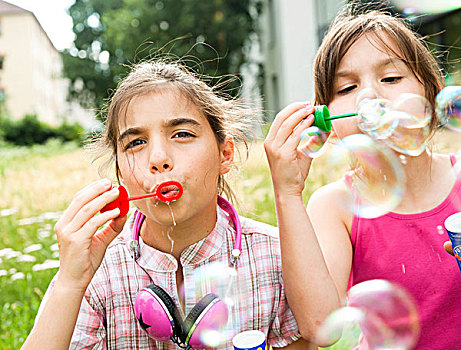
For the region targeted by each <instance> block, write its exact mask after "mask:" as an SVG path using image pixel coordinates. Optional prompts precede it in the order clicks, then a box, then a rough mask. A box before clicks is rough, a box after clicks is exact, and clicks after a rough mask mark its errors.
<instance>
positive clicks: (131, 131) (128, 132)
mask: <svg viewBox="0 0 461 350" xmlns="http://www.w3.org/2000/svg"><path fill="white" fill-rule="evenodd" d="M140 133H141V129H140V128H128V129H126V130H125V131H124V132H122V133H121V134H120V136H119V137H118V141H119V142H120V141H122V140H123V139H124V138H125V137H128V136H130V135H139V134H140Z"/></svg>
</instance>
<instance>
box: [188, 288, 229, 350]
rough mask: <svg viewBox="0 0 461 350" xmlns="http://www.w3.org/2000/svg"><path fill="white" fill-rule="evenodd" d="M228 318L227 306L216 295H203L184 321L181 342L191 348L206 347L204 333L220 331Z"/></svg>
mask: <svg viewBox="0 0 461 350" xmlns="http://www.w3.org/2000/svg"><path fill="white" fill-rule="evenodd" d="M228 317H229V311H228V309H227V305H226V304H225V303H224V302H223V301H222V300H220V299H219V298H218V296H217V295H216V294H213V293H210V294H207V295H205V296H204V297H203V298H202V299H200V300H199V302H198V303H197V304H195V306H194V307H193V308H192V310H190V312H189V314H188V315H187V317H186V319H185V320H184V339H183V342H184V343H185V344H186V345H189V346H191V347H192V348H200V347H207V344H205V342H206V332H207V331H218V332H220V331H222V329H223V328H224V326H225V325H226V324H227V319H228Z"/></svg>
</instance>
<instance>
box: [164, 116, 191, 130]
mask: <svg viewBox="0 0 461 350" xmlns="http://www.w3.org/2000/svg"><path fill="white" fill-rule="evenodd" d="M183 124H189V125H191V126H199V125H200V123H199V122H198V121H196V120H195V119H192V118H173V119H170V120H167V121H166V122H165V123H164V125H165V127H167V128H168V127H174V126H178V125H183Z"/></svg>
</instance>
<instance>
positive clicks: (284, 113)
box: [267, 102, 310, 139]
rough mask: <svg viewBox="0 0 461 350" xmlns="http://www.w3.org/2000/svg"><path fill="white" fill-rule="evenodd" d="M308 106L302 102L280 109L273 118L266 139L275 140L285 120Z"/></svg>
mask: <svg viewBox="0 0 461 350" xmlns="http://www.w3.org/2000/svg"><path fill="white" fill-rule="evenodd" d="M309 106H310V105H309V104H308V103H303V102H295V103H292V104H289V105H288V106H286V107H285V108H284V109H282V110H281V111H280V112H279V113H277V115H276V116H275V119H274V121H273V122H272V126H271V128H270V130H269V133H268V134H267V138H268V139H273V138H275V136H276V134H277V132H278V130H279V129H280V127H281V126H282V124H284V123H285V121H286V119H288V118H289V117H290V116H291V115H293V113H295V112H296V111H299V110H301V109H303V108H308V107H309Z"/></svg>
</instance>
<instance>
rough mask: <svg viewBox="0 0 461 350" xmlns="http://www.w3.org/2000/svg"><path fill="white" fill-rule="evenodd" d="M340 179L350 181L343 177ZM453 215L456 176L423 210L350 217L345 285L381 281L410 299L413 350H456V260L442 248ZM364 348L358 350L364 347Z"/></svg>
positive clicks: (460, 285)
mask: <svg viewBox="0 0 461 350" xmlns="http://www.w3.org/2000/svg"><path fill="white" fill-rule="evenodd" d="M450 156H451V161H452V164H454V163H455V161H456V159H455V157H454V155H450ZM346 181H347V182H348V183H350V178H349V179H348V176H346ZM459 211H461V175H460V176H458V178H457V180H456V183H455V185H454V187H453V189H452V190H451V192H450V194H449V195H448V197H447V198H446V199H445V200H444V201H443V202H442V203H441V204H440V205H438V206H437V207H435V208H433V209H431V210H429V211H426V212H422V213H417V214H397V213H392V212H391V213H387V214H386V215H383V216H381V217H378V218H374V219H364V218H360V217H357V216H355V215H354V218H353V222H352V229H351V241H352V246H353V263H352V270H351V275H350V279H349V287H350V286H352V285H355V284H358V283H360V282H363V281H366V280H371V279H385V280H388V281H391V282H394V283H396V284H399V285H401V286H403V287H404V288H405V289H406V290H407V291H408V292H409V293H410V294H411V295H413V297H414V299H415V301H416V303H417V306H418V311H419V316H420V320H421V334H420V338H419V341H418V343H417V346H416V349H427V350H436V349H461V345H460V341H459V336H460V335H461V316H460V312H461V273H460V271H459V268H458V265H457V263H456V259H455V258H454V257H453V256H451V255H450V254H448V253H447V252H445V250H444V249H443V243H444V242H445V241H447V240H448V235H447V233H446V231H445V229H444V226H443V224H444V221H445V219H446V218H447V217H448V216H450V215H451V214H454V213H456V212H459ZM364 344H365V343H364V342H361V344H360V346H359V347H360V349H366V345H364Z"/></svg>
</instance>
